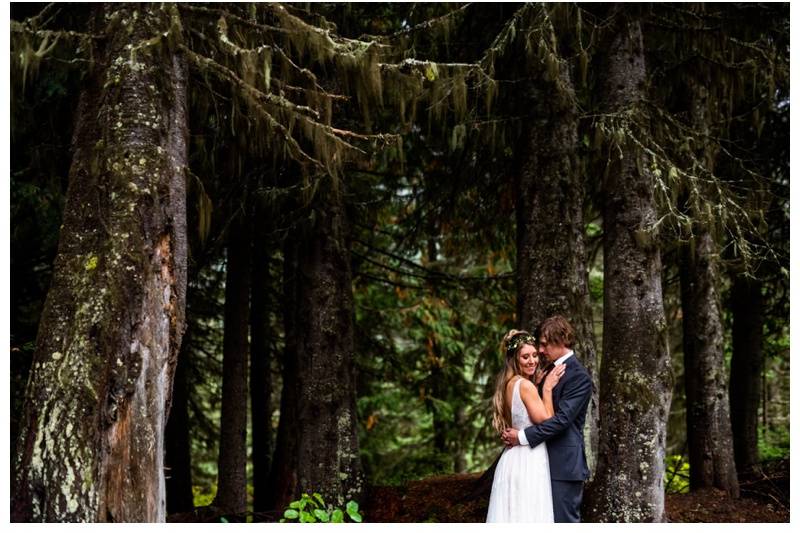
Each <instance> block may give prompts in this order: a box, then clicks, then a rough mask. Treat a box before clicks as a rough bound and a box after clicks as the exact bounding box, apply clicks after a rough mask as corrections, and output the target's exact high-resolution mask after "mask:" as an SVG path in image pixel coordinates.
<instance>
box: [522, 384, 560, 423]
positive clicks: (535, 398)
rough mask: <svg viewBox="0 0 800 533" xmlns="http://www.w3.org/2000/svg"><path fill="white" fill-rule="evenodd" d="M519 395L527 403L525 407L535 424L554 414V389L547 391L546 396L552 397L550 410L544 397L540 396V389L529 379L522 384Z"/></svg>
mask: <svg viewBox="0 0 800 533" xmlns="http://www.w3.org/2000/svg"><path fill="white" fill-rule="evenodd" d="M519 395H520V397H521V398H522V403H524V404H525V409H526V410H527V411H528V416H529V417H530V418H531V422H533V423H534V424H541V423H542V422H544V421H545V420H547V419H548V418H550V417H551V416H553V395H552V391H550V393H549V394H548V393H545V395H546V396H549V397H550V410H549V411H548V410H547V407H546V406H545V404H544V402H542V398H541V397H540V396H539V391H537V390H536V386H535V385H534V384H533V383H531V382H530V381H528V380H527V379H526V380H524V381H523V382H522V383H521V384H520V388H519Z"/></svg>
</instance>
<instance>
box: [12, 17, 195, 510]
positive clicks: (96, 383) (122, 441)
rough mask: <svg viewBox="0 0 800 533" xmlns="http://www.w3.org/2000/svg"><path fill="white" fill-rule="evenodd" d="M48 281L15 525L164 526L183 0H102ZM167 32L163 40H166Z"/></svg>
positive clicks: (181, 238) (177, 258) (183, 136)
mask: <svg viewBox="0 0 800 533" xmlns="http://www.w3.org/2000/svg"><path fill="white" fill-rule="evenodd" d="M98 6H100V7H98V8H97V10H96V11H95V12H94V18H93V28H94V30H93V31H94V32H95V33H101V34H103V35H104V36H105V39H104V40H102V41H99V42H101V43H102V44H100V45H98V49H97V50H95V51H94V54H93V57H94V60H95V61H94V63H93V65H92V69H91V71H90V73H89V74H88V76H87V78H86V80H85V86H84V89H83V90H82V93H81V96H80V102H79V106H78V109H77V110H76V113H77V121H76V126H75V132H74V136H73V151H74V152H73V160H72V166H71V168H70V173H69V187H68V191H67V200H66V206H65V210H64V218H63V226H62V229H61V234H60V242H59V249H58V255H57V257H56V260H55V264H54V274H53V279H52V282H51V285H50V290H49V292H48V295H47V301H46V303H45V307H44V311H43V313H42V317H41V322H40V326H39V333H38V337H37V342H36V351H35V354H34V360H33V367H32V369H31V374H30V377H29V381H28V386H27V390H26V393H25V394H26V396H25V398H26V399H25V407H24V415H23V419H22V421H21V424H20V425H21V428H20V430H21V431H20V438H19V441H18V446H17V457H16V471H15V477H14V487H13V494H14V496H13V500H12V513H11V517H12V520H14V521H53V522H78V521H92V522H99V521H118V522H123V521H125V522H127V521H131V522H136V521H148V522H156V521H163V520H164V519H165V509H166V497H165V489H164V485H165V483H164V472H163V456H164V443H163V437H164V426H165V423H166V417H167V413H168V411H169V403H170V398H171V394H172V379H173V374H174V370H175V363H176V361H177V358H178V352H179V348H180V343H181V336H182V334H183V327H184V307H185V293H186V249H187V246H186V206H185V202H186V198H185V175H184V172H185V168H186V165H187V161H186V141H187V125H186V124H187V122H186V67H185V63H184V61H183V59H182V58H181V57H180V56H179V55H177V54H175V53H174V51H173V49H172V48H171V46H170V44H169V41H174V40H176V39H179V38H180V36H179V35H175V32H176V31H178V29H177V28H174V27H173V28H171V27H170V24H169V13H168V12H169V11H170V10H172V9H174V6H161V5H158V4H147V5H139V6H135V7H134V6H131V5H128V4H102V5H100V4H98ZM165 34H166V35H167V37H164V35H165Z"/></svg>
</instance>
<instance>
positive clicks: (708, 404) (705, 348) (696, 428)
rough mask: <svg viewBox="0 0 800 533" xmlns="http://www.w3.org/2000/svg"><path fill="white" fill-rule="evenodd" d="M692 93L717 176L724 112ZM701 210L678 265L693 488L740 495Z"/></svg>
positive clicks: (702, 141) (715, 258) (712, 248)
mask: <svg viewBox="0 0 800 533" xmlns="http://www.w3.org/2000/svg"><path fill="white" fill-rule="evenodd" d="M687 94H688V97H689V108H690V116H691V119H692V124H693V126H694V128H695V130H697V131H699V132H700V133H701V135H698V139H696V140H695V141H694V145H695V147H696V150H695V151H696V155H697V158H698V159H699V160H700V161H702V162H703V164H704V166H705V167H706V170H707V171H709V172H712V171H713V170H714V161H715V159H716V154H717V149H716V148H715V146H714V144H713V143H712V141H711V139H710V136H709V133H710V131H711V126H710V123H711V122H712V118H713V117H718V116H719V112H718V110H717V109H715V108H711V107H710V106H711V104H710V103H709V95H708V90H707V89H706V87H705V84H704V83H702V82H698V81H696V80H690V81H689V86H688V90H687ZM701 209H702V207H700V208H698V207H697V206H696V205H692V206H689V207H688V208H687V212H688V214H689V216H690V217H692V218H693V223H692V228H693V234H692V236H691V237H690V238H689V242H688V243H686V244H684V245H682V246H681V250H680V265H679V267H680V268H679V270H680V281H681V311H682V315H683V318H682V328H683V366H684V384H685V390H686V437H687V445H688V450H689V467H690V469H689V485H690V487H691V488H692V489H699V488H702V487H717V488H720V489H723V490H725V491H727V492H728V493H729V494H730V495H731V496H733V497H738V496H739V482H738V480H737V478H736V466H735V462H734V457H733V435H732V434H731V419H730V412H729V399H728V373H727V371H726V369H725V354H724V351H723V343H724V340H723V329H722V317H721V312H720V301H719V291H718V289H717V284H718V280H719V247H718V245H717V243H716V239H715V238H714V233H713V228H712V226H711V225H712V222H711V221H709V220H703V218H706V217H701V215H702V213H700V210H701Z"/></svg>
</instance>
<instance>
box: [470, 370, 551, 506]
mask: <svg viewBox="0 0 800 533" xmlns="http://www.w3.org/2000/svg"><path fill="white" fill-rule="evenodd" d="M521 381H522V379H519V380H517V382H516V383H515V384H514V392H513V393H512V395H511V398H512V400H511V425H512V426H513V427H514V428H515V429H518V430H520V431H522V430H524V429H525V428H527V427H529V426H532V425H533V423H532V422H531V420H530V417H529V416H528V411H527V409H525V404H524V403H522V397H521V396H520V392H519V387H520V382H521ZM551 491H552V489H551V487H550V462H549V460H548V457H547V445H546V444H545V443H541V444H539V445H538V446H536V447H535V448H531V447H530V446H527V445H525V446H514V447H513V448H506V449H505V451H504V452H503V455H502V456H501V457H500V461H498V463H497V469H496V470H495V472H494V482H493V483H492V495H491V497H490V498H489V512H488V513H487V515H486V521H487V522H553V496H552V492H551Z"/></svg>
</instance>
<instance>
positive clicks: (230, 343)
mask: <svg viewBox="0 0 800 533" xmlns="http://www.w3.org/2000/svg"><path fill="white" fill-rule="evenodd" d="M248 226H249V220H248V219H247V217H246V216H245V215H244V214H242V213H239V214H236V215H235V216H234V220H233V222H232V223H231V226H230V228H229V232H228V258H227V266H226V271H225V326H224V327H225V329H224V332H223V340H222V352H223V353H222V407H221V411H220V421H221V422H220V440H219V461H218V474H217V478H218V480H219V481H218V484H217V495H216V496H215V498H214V505H215V506H217V507H219V508H220V509H221V510H222V511H223V512H225V513H227V514H230V515H242V514H244V513H245V512H246V511H247V359H248V340H247V334H248V323H249V318H250V316H249V315H250V302H249V298H250V294H249V293H250V232H249V231H248Z"/></svg>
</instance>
